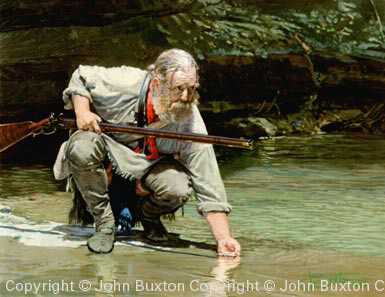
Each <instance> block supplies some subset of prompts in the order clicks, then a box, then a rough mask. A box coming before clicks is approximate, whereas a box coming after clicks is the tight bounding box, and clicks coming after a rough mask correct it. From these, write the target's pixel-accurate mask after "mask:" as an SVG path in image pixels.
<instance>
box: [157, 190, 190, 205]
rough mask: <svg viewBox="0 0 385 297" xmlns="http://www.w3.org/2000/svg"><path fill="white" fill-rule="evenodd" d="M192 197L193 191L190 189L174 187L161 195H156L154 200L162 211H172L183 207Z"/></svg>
mask: <svg viewBox="0 0 385 297" xmlns="http://www.w3.org/2000/svg"><path fill="white" fill-rule="evenodd" d="M192 195H193V190H192V188H190V187H183V188H178V187H173V188H169V189H167V190H166V191H162V192H160V193H154V194H153V196H152V200H153V202H155V203H156V204H157V205H158V206H160V207H161V208H162V209H164V210H170V211H171V210H175V209H178V208H179V207H181V206H183V205H184V204H185V203H186V202H187V201H188V200H189V199H190V197H191V196H192Z"/></svg>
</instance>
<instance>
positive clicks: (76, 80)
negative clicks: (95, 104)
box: [63, 67, 92, 110]
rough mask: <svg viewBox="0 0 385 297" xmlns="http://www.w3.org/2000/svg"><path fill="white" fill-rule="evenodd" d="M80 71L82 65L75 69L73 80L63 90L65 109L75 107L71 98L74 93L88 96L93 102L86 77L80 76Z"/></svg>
mask: <svg viewBox="0 0 385 297" xmlns="http://www.w3.org/2000/svg"><path fill="white" fill-rule="evenodd" d="M79 72H80V67H79V68H77V69H76V70H75V71H74V73H73V74H72V77H71V80H70V82H69V84H68V87H67V88H66V89H65V90H64V91H63V101H64V109H67V110H70V109H73V104H72V100H71V96H72V95H80V96H83V97H87V98H88V99H89V100H90V101H91V102H92V97H91V94H90V92H89V91H88V90H87V87H86V85H85V81H84V78H82V77H81V76H80V73H79Z"/></svg>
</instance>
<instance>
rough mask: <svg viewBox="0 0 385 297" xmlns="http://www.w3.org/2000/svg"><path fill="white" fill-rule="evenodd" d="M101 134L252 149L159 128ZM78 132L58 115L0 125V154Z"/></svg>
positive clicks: (109, 128) (245, 142)
mask: <svg viewBox="0 0 385 297" xmlns="http://www.w3.org/2000/svg"><path fill="white" fill-rule="evenodd" d="M99 126H100V128H101V130H102V132H104V133H110V132H120V133H129V134H133V135H140V136H143V137H146V136H154V137H159V138H166V139H175V140H180V141H192V142H201V143H210V144H217V145H223V146H228V147H235V148H243V149H252V147H253V142H252V141H251V140H249V139H239V138H230V137H222V136H213V135H204V134H198V133H186V132H172V131H166V130H160V129H152V128H141V127H135V126H127V125H117V124H109V123H99ZM60 128H62V129H63V128H64V129H77V126H76V121H75V120H74V119H65V118H62V117H61V116H54V115H53V114H51V116H50V117H48V118H46V119H43V120H41V121H39V122H36V123H35V122H32V121H27V122H19V123H9V124H0V152H3V151H5V150H6V149H8V148H9V147H11V146H13V145H15V144H16V143H18V142H19V141H21V140H23V139H25V138H27V137H28V136H31V135H38V134H51V133H54V132H55V131H56V130H57V129H60Z"/></svg>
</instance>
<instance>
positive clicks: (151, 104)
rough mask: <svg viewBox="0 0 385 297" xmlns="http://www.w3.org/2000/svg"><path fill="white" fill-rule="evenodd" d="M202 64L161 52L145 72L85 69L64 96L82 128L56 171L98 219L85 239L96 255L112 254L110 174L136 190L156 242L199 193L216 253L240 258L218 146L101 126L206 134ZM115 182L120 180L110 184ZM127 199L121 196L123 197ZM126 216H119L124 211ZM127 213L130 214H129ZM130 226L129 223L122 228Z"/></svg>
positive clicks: (138, 212) (137, 213)
mask: <svg viewBox="0 0 385 297" xmlns="http://www.w3.org/2000/svg"><path fill="white" fill-rule="evenodd" d="M198 80H199V76H198V66H197V64H196V62H195V60H194V58H193V57H192V56H191V55H190V54H189V53H187V52H185V51H183V50H180V49H171V50H167V51H165V52H163V53H161V54H160V56H159V57H158V58H157V60H156V61H155V63H154V64H153V65H150V66H149V67H148V69H147V70H146V71H144V70H141V69H138V68H133V67H127V66H121V67H112V68H105V67H99V66H79V68H78V69H76V70H75V72H74V73H73V75H72V78H71V80H70V82H69V85H68V87H67V88H66V89H65V90H64V92H63V99H64V103H65V109H73V110H74V111H75V115H76V123H77V126H78V128H79V130H77V131H76V132H75V133H73V134H72V135H71V136H70V138H69V140H68V141H67V142H65V143H64V144H63V145H62V147H61V149H60V152H59V154H58V158H57V160H56V163H55V166H54V173H55V177H56V178H57V179H63V178H68V177H69V178H71V179H72V180H73V181H74V183H75V185H76V188H77V189H78V191H79V193H80V194H81V196H82V198H83V199H84V201H85V204H86V206H87V208H88V210H89V211H90V213H91V214H92V216H93V218H94V221H95V231H96V232H95V234H94V235H93V236H92V237H90V238H89V239H88V241H87V245H88V248H89V249H90V250H91V251H92V252H95V253H109V252H111V251H112V249H113V246H114V240H115V231H116V225H117V216H116V215H115V217H114V213H113V211H112V207H111V197H110V196H111V195H112V194H111V193H112V192H113V191H112V190H111V189H110V187H109V184H110V183H111V174H109V173H110V172H111V171H112V172H113V173H114V175H116V176H119V178H120V179H121V180H123V182H125V181H127V183H134V184H135V185H136V194H137V195H135V197H125V199H127V200H129V199H131V200H132V199H135V200H136V201H135V203H134V207H133V208H131V209H130V211H128V213H127V209H126V208H124V209H125V210H126V213H123V212H122V213H120V215H123V217H125V218H127V215H128V216H129V218H130V219H132V218H131V212H134V214H133V216H134V217H136V218H137V219H138V220H139V221H140V222H141V223H142V225H143V228H144V232H145V234H146V236H147V238H149V239H150V240H155V241H156V240H167V231H166V229H165V228H164V226H163V224H162V223H161V221H160V217H161V215H164V214H170V213H174V212H175V211H176V210H177V209H178V208H180V207H181V206H183V204H184V203H186V201H188V200H189V198H190V197H192V196H193V195H194V194H195V196H196V198H197V200H198V205H197V210H198V212H199V213H200V214H201V215H202V216H203V217H204V218H205V219H206V221H207V222H208V224H209V226H210V229H211V231H212V234H213V236H214V238H215V240H216V242H217V252H218V255H227V256H238V255H239V254H240V245H239V243H238V242H237V240H235V239H234V238H233V237H232V235H231V233H230V227H229V222H228V214H229V213H230V211H231V206H230V205H229V204H228V202H227V197H226V192H225V189H224V185H223V181H222V179H221V176H220V172H219V169H218V164H217V161H216V157H215V153H214V150H213V147H212V145H209V144H201V143H191V142H182V141H177V140H167V139H156V138H154V137H147V138H145V139H144V140H138V139H137V138H135V137H137V136H135V135H128V134H123V133H113V134H109V135H106V134H104V133H101V129H100V127H99V122H101V121H102V120H103V121H106V122H109V123H114V124H135V125H138V126H145V127H155V128H161V129H165V130H170V131H179V132H193V133H203V134H207V131H206V127H205V124H204V122H203V120H202V118H201V115H200V113H199V111H198V108H197V104H198V94H197V91H196V89H197V88H198V86H199V81H198ZM112 184H114V181H112ZM120 195H122V193H120ZM119 211H120V210H119ZM124 215H126V216H124ZM123 225H124V224H123Z"/></svg>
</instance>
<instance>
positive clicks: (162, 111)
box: [152, 96, 195, 123]
mask: <svg viewBox="0 0 385 297" xmlns="http://www.w3.org/2000/svg"><path fill="white" fill-rule="evenodd" d="M169 102H170V100H169V99H168V97H163V96H160V97H158V96H153V98H152V104H153V106H154V110H155V113H156V114H157V116H158V117H159V119H160V120H161V121H162V122H165V123H176V122H180V121H182V120H183V119H185V118H187V117H189V116H190V115H191V113H192V107H193V105H194V104H195V103H187V104H186V103H182V102H175V103H172V104H171V106H170V103H169Z"/></svg>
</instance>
